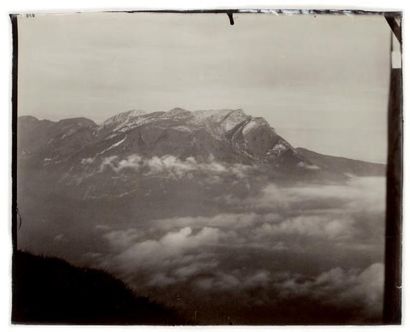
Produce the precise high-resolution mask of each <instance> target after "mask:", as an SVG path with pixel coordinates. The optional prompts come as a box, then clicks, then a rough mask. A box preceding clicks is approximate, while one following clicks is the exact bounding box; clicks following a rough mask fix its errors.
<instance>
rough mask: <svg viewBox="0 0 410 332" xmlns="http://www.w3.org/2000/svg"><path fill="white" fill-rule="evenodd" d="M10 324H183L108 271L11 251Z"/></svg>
mask: <svg viewBox="0 0 410 332" xmlns="http://www.w3.org/2000/svg"><path fill="white" fill-rule="evenodd" d="M13 264H15V274H14V275H13V282H14V285H15V287H14V290H13V310H12V321H13V322H14V323H26V324H27V323H30V324H33V323H34V324H56V323H57V324H157V325H158V324H160V325H162V324H187V322H186V321H183V320H181V319H180V318H178V316H177V315H176V314H175V313H174V312H173V311H172V310H170V309H167V308H165V307H163V306H161V305H159V304H156V303H153V302H150V301H149V300H148V299H146V298H143V297H136V296H135V295H134V294H133V293H132V291H131V290H130V289H129V288H127V286H126V285H125V284H124V283H123V282H121V281H119V280H118V279H115V278H114V277H112V276H110V275H109V274H107V273H105V272H103V271H99V270H94V269H81V268H77V267H74V266H72V265H70V264H68V263H66V262H65V261H63V260H61V259H57V258H50V257H39V256H34V255H31V254H29V253H25V252H21V251H18V252H16V253H15V254H14V257H13Z"/></svg>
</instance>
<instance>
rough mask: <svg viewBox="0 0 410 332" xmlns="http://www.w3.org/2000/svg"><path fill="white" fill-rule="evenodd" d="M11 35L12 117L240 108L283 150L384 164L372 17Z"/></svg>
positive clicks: (199, 17)
mask: <svg viewBox="0 0 410 332" xmlns="http://www.w3.org/2000/svg"><path fill="white" fill-rule="evenodd" d="M18 33H19V73H18V80H19V82H18V83H19V86H18V113H19V115H33V116H36V117H38V118H40V119H50V120H59V119H63V118H69V117H80V116H81V117H87V118H90V119H93V120H94V121H96V122H101V121H103V120H104V119H106V118H108V117H110V116H112V115H114V114H117V113H120V112H124V111H127V110H130V109H141V110H145V111H147V112H151V111H166V110H169V109H172V108H174V107H183V108H186V109H189V110H200V109H219V108H232V109H234V108H235V109H236V108H242V109H243V110H244V111H245V112H246V113H248V114H250V115H253V116H263V117H264V118H265V119H267V120H268V121H269V122H270V124H271V125H272V127H274V128H275V129H276V131H277V132H278V133H279V134H280V135H282V136H283V137H284V138H285V139H287V140H288V141H289V142H290V143H291V144H292V145H293V146H295V147H297V146H302V147H306V148H308V149H312V150H314V151H316V152H320V153H326V154H331V155H338V156H345V157H350V158H356V159H361V160H368V161H377V162H385V161H386V156H387V98H388V84H389V61H390V60H389V57H390V54H389V48H390V30H389V27H388V25H387V23H386V22H385V19H384V17H382V16H346V15H317V16H316V17H315V16H313V15H310V16H306V15H294V16H284V15H281V16H277V15H273V14H236V15H235V25H233V26H230V25H229V21H228V17H227V15H226V14H165V13H159V14H146V13H135V14H127V13H98V14H97V13H82V14H59V15H37V16H36V17H35V18H25V17H23V16H21V17H19V20H18Z"/></svg>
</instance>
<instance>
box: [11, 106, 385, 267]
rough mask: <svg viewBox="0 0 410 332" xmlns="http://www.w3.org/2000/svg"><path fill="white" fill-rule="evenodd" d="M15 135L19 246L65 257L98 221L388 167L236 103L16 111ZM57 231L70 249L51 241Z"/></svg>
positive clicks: (155, 215)
mask: <svg viewBox="0 0 410 332" xmlns="http://www.w3.org/2000/svg"><path fill="white" fill-rule="evenodd" d="M17 134H18V140H17V152H18V156H17V203H18V207H19V211H20V214H21V216H22V230H21V232H20V233H19V243H20V245H21V246H22V248H24V249H27V250H29V249H30V250H31V249H32V250H36V252H40V253H42V252H45V253H48V254H49V253H50V251H51V252H52V253H53V255H55V256H59V257H60V256H61V255H63V258H67V259H68V260H69V259H70V258H73V257H76V254H78V255H81V254H82V253H83V252H84V251H85V250H87V251H89V250H90V248H91V247H93V245H94V244H93V241H94V238H93V236H90V234H91V235H92V234H94V235H95V236H99V235H98V234H95V232H96V229H95V227H96V225H97V224H106V225H112V226H113V227H115V228H117V227H131V226H130V225H133V226H132V227H134V225H135V224H143V223H148V224H149V221H150V220H154V219H159V218H170V217H173V216H181V215H184V216H201V215H202V216H208V215H215V214H218V213H220V212H221V211H223V212H224V213H228V212H235V208H234V207H232V208H229V209H233V210H232V211H231V210H229V209H227V207H226V206H227V205H229V204H227V202H229V200H232V199H234V201H235V202H241V200H243V199H244V198H246V197H248V198H249V197H253V196H255V195H260V193H261V192H262V191H263V188H264V187H265V186H266V184H267V183H275V184H276V185H281V186H282V185H283V186H289V185H298V184H302V183H303V182H311V183H328V182H330V183H335V182H338V183H340V182H347V181H349V179H351V177H352V176H383V175H384V172H385V166H384V165H380V164H372V163H366V162H361V161H355V160H350V159H345V158H337V157H330V156H324V155H321V154H318V153H314V152H310V151H308V150H305V149H301V148H294V147H293V146H292V145H291V144H290V143H289V142H287V141H286V139H284V138H283V137H281V136H280V135H279V134H278V133H277V132H276V131H275V130H274V129H273V128H272V127H271V126H270V125H269V123H268V122H267V121H266V120H265V119H263V118H259V117H252V116H249V115H247V114H246V113H245V112H243V111H242V110H240V109H237V110H208V111H195V112H191V111H187V110H184V109H182V108H174V109H172V110H170V111H168V112H154V113H145V112H143V111H128V112H125V113H120V114H117V115H115V116H113V117H111V118H109V119H107V120H106V121H104V122H103V123H101V124H96V123H94V122H93V121H91V120H88V119H85V118H75V119H66V120H61V121H57V122H53V121H48V120H38V119H36V118H34V117H31V116H23V117H20V118H19V119H18V133H17ZM234 205H235V204H234ZM27 220H29V221H27ZM121 225H122V226H121ZM62 230H64V232H62ZM60 233H64V234H65V236H66V237H67V238H70V241H71V242H70V249H69V250H65V251H64V250H63V249H62V248H63V244H64V241H55V238H57V239H58V238H59V237H60ZM95 241H96V240H95ZM50 243H52V244H53V245H54V246H51V245H50ZM68 243H69V242H67V245H68ZM96 245H97V244H96ZM99 245H100V244H99V243H98V246H99ZM84 246H85V247H84ZM40 249H41V250H40ZM67 255H68V256H70V257H67Z"/></svg>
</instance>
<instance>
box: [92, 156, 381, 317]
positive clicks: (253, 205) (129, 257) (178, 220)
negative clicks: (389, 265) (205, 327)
mask: <svg viewBox="0 0 410 332" xmlns="http://www.w3.org/2000/svg"><path fill="white" fill-rule="evenodd" d="M127 160H128V159H127ZM134 161H135V162H137V161H138V162H143V161H142V159H138V158H136V159H135V160H134ZM134 161H132V162H130V160H128V161H127V162H122V163H121V161H118V162H117V163H115V164H113V165H115V167H117V169H119V168H121V167H122V168H123V169H124V167H128V166H129V164H132V165H133V164H134ZM164 161H165V162H164ZM143 163H145V165H148V164H149V165H151V164H150V163H152V165H154V164H155V165H156V166H155V167H157V168H155V167H152V165H151V168H150V169H151V170H152V169H157V170H158V172H163V171H164V167H165V168H166V169H170V168H171V169H172V168H174V167H177V168H178V167H179V166H175V165H178V164H179V161H178V160H177V159H171V161H170V160H168V159H167V158H164V160H162V161H159V160H156V159H155V160H154V161H151V162H150V163H146V162H143ZM188 163H190V162H188ZM164 165H166V166H164ZM171 165H172V166H171ZM192 165H195V166H192ZM192 165H191V166H189V167H187V166H186V165H185V164H184V166H183V167H180V170H182V169H184V172H188V171H191V170H192V169H196V168H195V167H197V166H198V165H199V164H198V163H196V162H193V161H192ZM108 167H113V166H112V165H110V166H108ZM200 167H205V166H199V168H200ZM206 167H212V169H213V170H214V172H224V168H218V167H215V166H210V165H208V166H206ZM175 174H176V173H175ZM384 196H385V184H384V179H383V178H352V179H351V180H350V181H349V182H347V183H345V184H340V185H334V184H322V185H319V184H315V185H298V186H293V187H289V186H280V185H278V184H274V183H268V184H267V185H266V186H265V187H264V188H262V189H261V190H260V191H259V193H257V194H256V195H248V196H246V197H239V196H235V195H234V194H233V193H231V194H230V195H229V196H228V195H223V196H218V197H214V200H216V201H218V202H221V204H222V206H223V207H222V208H221V213H218V214H211V215H188V216H186V215H185V216H174V217H169V218H159V219H153V220H150V221H149V222H146V223H145V224H144V226H143V227H130V228H126V229H121V228H117V229H116V228H115V227H113V228H107V227H104V225H98V226H96V231H97V232H99V234H100V235H101V236H102V238H103V239H104V240H105V241H106V242H107V244H108V246H109V248H110V250H109V254H106V255H95V257H94V264H95V265H97V266H99V267H103V268H105V269H107V270H109V271H112V272H113V273H115V274H116V275H118V276H120V277H121V278H122V279H123V280H125V281H126V282H127V283H128V284H129V285H130V286H131V287H132V288H134V289H136V290H137V291H138V292H139V293H144V292H147V293H149V294H154V293H155V291H156V290H160V289H162V291H161V294H164V293H166V292H171V290H172V289H174V290H178V289H180V290H183V291H184V292H185V293H186V294H187V295H186V296H189V297H190V298H191V300H192V301H203V300H204V299H207V298H208V297H209V301H211V302H212V301H214V302H213V303H218V301H219V300H220V301H226V302H224V303H225V304H226V303H228V304H229V299H235V301H236V304H235V305H238V306H245V307H246V306H249V305H252V306H253V305H257V306H265V307H269V308H270V307H272V308H273V307H275V306H280V303H282V302H283V303H285V302H286V303H288V305H290V304H289V303H294V304H292V305H297V303H299V304H300V303H310V302H312V301H313V303H317V304H318V305H320V308H322V307H323V308H334V310H335V312H338V311H337V310H339V309H340V310H345V311H347V312H349V315H353V316H355V315H356V316H357V317H359V318H358V319H359V320H360V319H362V318H363V319H364V321H367V320H366V319H369V320H370V321H371V320H377V319H380V317H381V308H382V296H383V271H384V265H383V245H382V243H383V241H384V240H383V239H384V201H385V197H384ZM226 211H229V212H226ZM171 293H172V292H171ZM171 293H170V294H171ZM209 294H213V295H212V300H211V297H210V296H211V295H209ZM161 299H162V298H161ZM218 299H219V300H218ZM164 301H165V302H166V301H167V300H164ZM169 301H171V302H172V300H171V299H169ZM289 301H294V302H289ZM309 301H310V302H309ZM228 304H226V305H228ZM338 308H339V309H338ZM209 310H211V309H209ZM356 316H355V317H356ZM357 317H356V318H357Z"/></svg>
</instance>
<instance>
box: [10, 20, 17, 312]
mask: <svg viewBox="0 0 410 332" xmlns="http://www.w3.org/2000/svg"><path fill="white" fill-rule="evenodd" d="M17 17H18V15H17V14H10V21H11V28H12V39H13V54H12V95H11V102H12V115H11V118H12V124H11V125H12V150H11V151H12V164H11V176H12V206H11V209H12V210H11V218H12V219H11V221H12V223H11V234H12V248H13V252H12V285H11V288H12V309H11V310H12V313H11V316H12V317H11V319H12V320H13V315H14V314H13V313H14V310H15V308H14V305H13V304H14V303H15V299H14V295H15V291H14V290H15V287H16V285H15V278H14V277H15V271H16V265H15V259H14V258H15V255H16V252H17V86H18V85H17V82H18V80H17V73H18V68H17V67H18V31H17Z"/></svg>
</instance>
